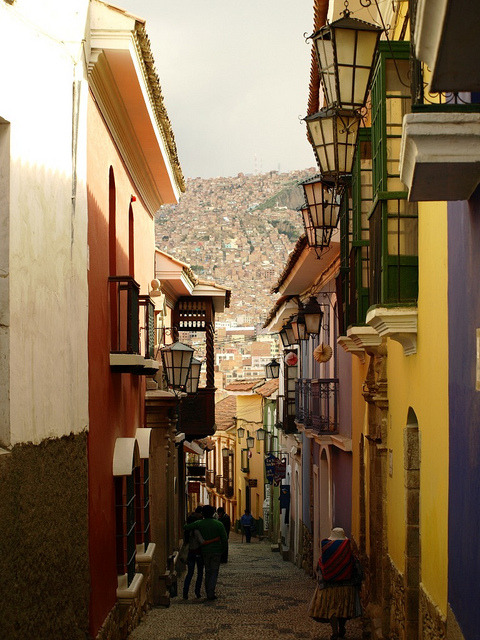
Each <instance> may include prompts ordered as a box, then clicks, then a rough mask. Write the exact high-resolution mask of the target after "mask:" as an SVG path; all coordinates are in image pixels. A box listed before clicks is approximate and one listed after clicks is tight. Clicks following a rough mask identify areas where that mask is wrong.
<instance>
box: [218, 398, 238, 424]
mask: <svg viewBox="0 0 480 640" xmlns="http://www.w3.org/2000/svg"><path fill="white" fill-rule="evenodd" d="M236 410H237V399H236V398H235V396H227V397H226V398H224V399H223V400H220V401H219V402H217V403H216V405H215V426H216V428H217V431H226V430H227V429H229V428H230V427H233V425H234V424H235V420H234V417H235V413H236Z"/></svg>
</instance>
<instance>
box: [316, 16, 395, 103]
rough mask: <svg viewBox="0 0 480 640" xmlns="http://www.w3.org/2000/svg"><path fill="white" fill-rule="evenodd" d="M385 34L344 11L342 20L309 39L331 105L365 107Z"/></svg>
mask: <svg viewBox="0 0 480 640" xmlns="http://www.w3.org/2000/svg"><path fill="white" fill-rule="evenodd" d="M382 32H383V29H382V28H381V27H379V26H377V25H375V24H371V23H370V22H365V21H364V20H358V19H357V18H352V17H350V12H349V11H348V9H345V10H344V11H343V17H341V18H340V19H339V20H335V21H334V22H332V23H330V24H327V25H325V26H324V27H322V28H321V29H320V30H319V31H317V32H315V33H314V34H312V35H311V36H310V37H311V39H312V40H313V43H314V45H315V52H316V55H317V62H318V70H319V73H320V81H321V83H322V88H323V91H324V95H325V101H326V104H327V105H328V106H337V107H340V108H342V109H349V110H352V111H355V110H358V109H361V108H362V107H364V106H365V102H366V99H367V92H368V87H369V84H370V77H371V74H372V67H373V60H374V57H375V52H376V50H377V46H378V41H379V39H380V35H381V34H382Z"/></svg>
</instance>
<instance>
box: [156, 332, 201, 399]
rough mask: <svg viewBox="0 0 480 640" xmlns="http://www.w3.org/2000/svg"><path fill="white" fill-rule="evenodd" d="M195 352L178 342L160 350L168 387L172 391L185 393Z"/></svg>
mask: <svg viewBox="0 0 480 640" xmlns="http://www.w3.org/2000/svg"><path fill="white" fill-rule="evenodd" d="M194 351H195V349H193V348H192V347H190V346H188V344H183V343H182V342H178V341H177V342H174V343H173V344H171V345H168V346H166V347H163V349H160V353H161V356H162V364H163V370H164V372H165V376H166V378H167V385H168V386H169V387H171V388H172V389H175V390H179V391H185V387H186V384H187V379H188V374H189V372H190V366H191V364H192V358H193V352H194Z"/></svg>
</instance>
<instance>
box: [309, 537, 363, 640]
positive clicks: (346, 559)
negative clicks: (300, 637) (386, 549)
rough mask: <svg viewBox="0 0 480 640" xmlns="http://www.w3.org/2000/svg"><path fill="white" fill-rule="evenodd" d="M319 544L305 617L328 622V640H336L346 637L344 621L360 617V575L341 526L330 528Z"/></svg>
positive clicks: (360, 571)
mask: <svg viewBox="0 0 480 640" xmlns="http://www.w3.org/2000/svg"><path fill="white" fill-rule="evenodd" d="M321 544H322V554H321V556H320V558H319V559H318V564H317V586H316V588H315V592H314V594H313V597H312V600H311V602H310V606H309V609H308V615H309V616H310V617H311V618H313V619H314V620H316V621H317V622H329V623H330V624H331V627H332V636H331V640H337V639H338V638H344V637H345V633H346V622H347V620H350V619H351V618H358V617H359V616H361V615H362V606H361V603H360V593H359V591H360V587H361V582H362V579H363V572H362V570H361V567H360V564H359V562H358V561H356V559H355V556H354V555H353V552H352V546H351V543H350V540H349V539H348V538H347V536H346V535H345V531H344V530H343V529H342V528H341V527H335V528H334V529H332V531H331V533H330V536H329V537H328V538H326V539H325V540H322V543H321Z"/></svg>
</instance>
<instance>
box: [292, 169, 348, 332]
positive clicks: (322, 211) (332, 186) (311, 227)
mask: <svg viewBox="0 0 480 640" xmlns="http://www.w3.org/2000/svg"><path fill="white" fill-rule="evenodd" d="M300 184H301V185H302V187H303V193H304V195H305V200H306V206H305V207H304V208H302V215H303V224H304V226H305V232H306V234H307V242H308V244H309V246H311V247H314V248H315V249H317V248H318V249H323V247H327V246H328V245H329V244H330V240H331V237H332V233H333V230H334V229H336V228H337V224H338V218H339V216H340V204H341V201H342V191H343V186H342V185H341V184H337V183H336V182H335V181H327V180H324V179H322V178H321V177H320V176H314V177H313V178H310V179H308V180H304V181H303V182H301V183H300ZM297 317H298V316H297ZM292 324H293V321H292ZM297 326H298V325H297ZM294 331H295V329H294Z"/></svg>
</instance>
